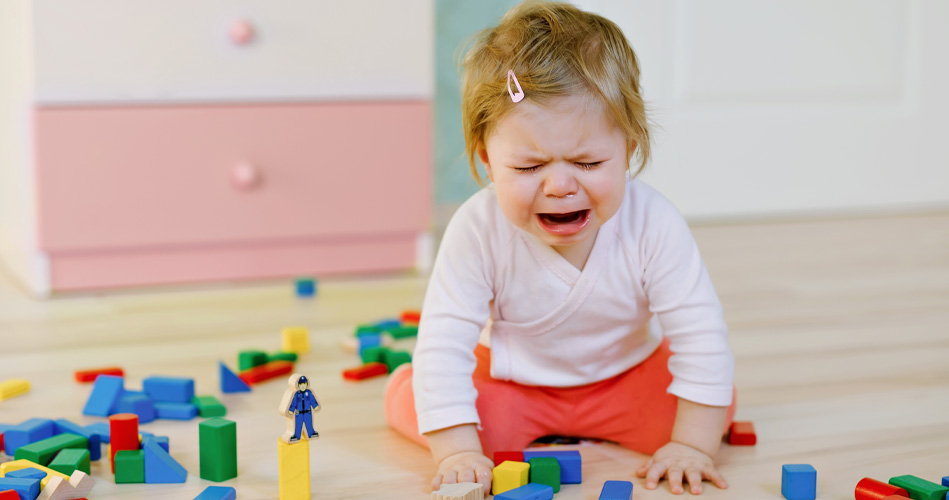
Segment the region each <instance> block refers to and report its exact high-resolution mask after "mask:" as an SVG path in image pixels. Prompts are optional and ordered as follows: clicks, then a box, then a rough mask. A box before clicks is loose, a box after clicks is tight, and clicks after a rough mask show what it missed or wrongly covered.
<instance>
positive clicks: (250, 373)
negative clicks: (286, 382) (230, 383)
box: [238, 361, 293, 385]
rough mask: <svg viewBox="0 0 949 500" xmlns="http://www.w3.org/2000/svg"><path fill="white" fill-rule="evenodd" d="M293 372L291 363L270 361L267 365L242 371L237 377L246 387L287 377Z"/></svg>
mask: <svg viewBox="0 0 949 500" xmlns="http://www.w3.org/2000/svg"><path fill="white" fill-rule="evenodd" d="M292 371H293V363H291V362H289V361H271V362H269V363H266V364H263V365H260V366H255V367H253V368H251V369H249V370H244V371H242V372H240V374H239V375H238V376H239V377H240V378H241V380H243V381H244V382H245V383H247V384H248V385H252V384H257V383H260V382H265V381H267V380H270V379H273V378H276V377H279V376H281V375H287V374H289V373H290V372H292Z"/></svg>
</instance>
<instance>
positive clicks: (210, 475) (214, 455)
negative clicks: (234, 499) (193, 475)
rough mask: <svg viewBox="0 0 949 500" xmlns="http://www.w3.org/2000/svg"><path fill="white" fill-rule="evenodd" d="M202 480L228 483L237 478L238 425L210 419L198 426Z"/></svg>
mask: <svg viewBox="0 0 949 500" xmlns="http://www.w3.org/2000/svg"><path fill="white" fill-rule="evenodd" d="M198 447H199V449H200V455H201V479H206V480H208V481H215V482H221V481H227V480H228V479H233V478H235V477H237V423H236V422H234V421H232V420H227V419H225V418H219V417H216V418H210V419H208V420H205V421H203V422H201V423H200V424H198Z"/></svg>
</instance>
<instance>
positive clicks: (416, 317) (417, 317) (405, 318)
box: [399, 310, 422, 325]
mask: <svg viewBox="0 0 949 500" xmlns="http://www.w3.org/2000/svg"><path fill="white" fill-rule="evenodd" d="M399 320H401V321H402V323H403V324H406V323H414V324H416V325H417V324H418V322H419V321H421V320H422V311H416V310H405V311H402V314H400V315H399Z"/></svg>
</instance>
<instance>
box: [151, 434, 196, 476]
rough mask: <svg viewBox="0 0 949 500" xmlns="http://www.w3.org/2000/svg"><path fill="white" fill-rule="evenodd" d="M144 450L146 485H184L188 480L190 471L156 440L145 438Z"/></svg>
mask: <svg viewBox="0 0 949 500" xmlns="http://www.w3.org/2000/svg"><path fill="white" fill-rule="evenodd" d="M142 450H144V452H145V483H147V484H156V483H183V482H185V481H186V480H187V479H188V471H187V470H185V468H184V467H182V466H181V464H179V463H178V462H177V461H175V459H174V458H171V455H169V454H168V452H166V451H165V449H164V448H162V447H161V445H159V444H158V441H156V440H155V439H154V438H150V437H149V438H145V440H144V441H142Z"/></svg>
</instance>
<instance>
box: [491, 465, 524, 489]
mask: <svg viewBox="0 0 949 500" xmlns="http://www.w3.org/2000/svg"><path fill="white" fill-rule="evenodd" d="M530 469H531V466H530V464H527V463H524V462H514V461H512V460H505V461H503V462H501V464H500V465H498V466H497V467H495V468H494V470H493V471H492V472H493V475H494V477H493V479H492V480H491V484H492V486H491V494H492V495H497V494H499V493H504V492H505V491H508V490H513V489H514V488H520V487H521V486H524V485H525V484H527V477H528V475H529V473H530Z"/></svg>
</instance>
